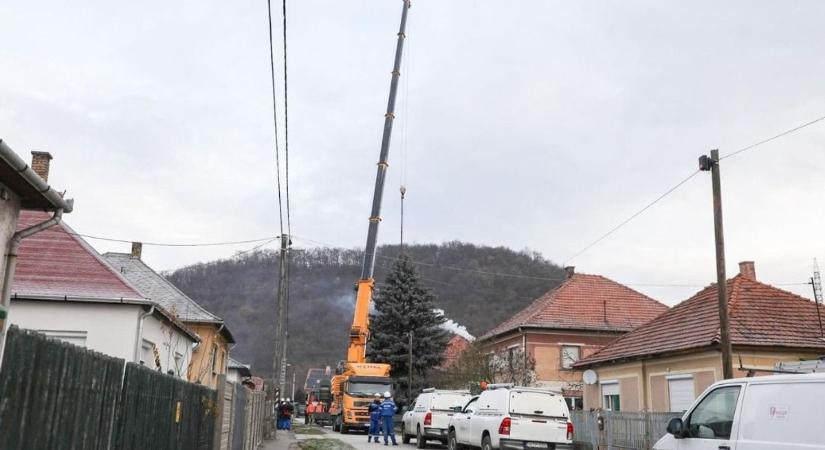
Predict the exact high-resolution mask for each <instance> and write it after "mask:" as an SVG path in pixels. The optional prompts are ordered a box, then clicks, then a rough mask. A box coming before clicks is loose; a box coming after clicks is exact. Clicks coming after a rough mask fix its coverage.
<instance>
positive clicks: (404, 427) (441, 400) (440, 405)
mask: <svg viewBox="0 0 825 450" xmlns="http://www.w3.org/2000/svg"><path fill="white" fill-rule="evenodd" d="M471 397H472V396H471V395H470V392H469V391H447V390H439V389H433V388H430V389H424V390H423V391H422V392H421V395H419V396H418V398H417V399H416V400H415V405H413V407H412V409H410V410H409V411H407V412H406V413H404V417H403V419H402V421H401V440H402V441H403V442H404V443H405V444H408V443H409V442H410V439H411V438H413V437H415V443H416V447H418V448H424V447H425V446H426V445H427V440H433V441H439V442H441V443H442V444H446V443H447V425H449V423H450V417H452V416H453V415H454V414H455V413H456V410H457V409H461V408H463V407H464V405H466V404H467V401H468V400H470V398H471Z"/></svg>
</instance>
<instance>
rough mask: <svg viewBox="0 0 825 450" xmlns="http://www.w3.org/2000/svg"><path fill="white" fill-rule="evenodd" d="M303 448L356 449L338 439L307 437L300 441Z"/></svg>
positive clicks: (314, 449)
mask: <svg viewBox="0 0 825 450" xmlns="http://www.w3.org/2000/svg"><path fill="white" fill-rule="evenodd" d="M298 447H300V448H301V450H355V447H353V446H351V445H349V444H347V443H346V442H343V441H339V440H338V439H331V438H330V439H307V440H305V441H300V442H298Z"/></svg>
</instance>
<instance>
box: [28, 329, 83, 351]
mask: <svg viewBox="0 0 825 450" xmlns="http://www.w3.org/2000/svg"><path fill="white" fill-rule="evenodd" d="M37 331H39V332H40V333H43V334H45V335H46V336H48V337H50V338H54V339H57V340H60V341H63V342H67V343H69V344H74V345H77V346H80V347H85V346H86V336H87V335H88V334H89V333H88V332H86V331H69V330H37Z"/></svg>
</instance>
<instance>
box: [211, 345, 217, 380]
mask: <svg viewBox="0 0 825 450" xmlns="http://www.w3.org/2000/svg"><path fill="white" fill-rule="evenodd" d="M212 373H213V374H216V373H218V345H217V344H212Z"/></svg>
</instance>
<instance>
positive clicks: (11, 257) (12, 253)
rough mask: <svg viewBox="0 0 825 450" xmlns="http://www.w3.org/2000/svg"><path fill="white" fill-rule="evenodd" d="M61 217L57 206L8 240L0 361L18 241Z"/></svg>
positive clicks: (4, 340)
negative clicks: (49, 213) (37, 221)
mask: <svg viewBox="0 0 825 450" xmlns="http://www.w3.org/2000/svg"><path fill="white" fill-rule="evenodd" d="M62 218H63V208H59V209H57V210H56V211H55V212H54V215H53V216H52V218H51V219H49V220H47V221H45V222H40V223H38V224H35V225H32V226H30V227H28V228H25V229H22V230H20V231H18V232H16V233H14V234H13V235H12V237H11V239H10V240H9V251H8V253H6V267H5V270H4V272H3V298H2V308H3V310H4V311H5V312H6V318H5V319H3V325H2V331H0V361H2V353H3V349H4V348H5V345H6V330H7V329H8V324H9V318H8V314H9V312H10V311H9V306H10V305H11V284H12V282H13V281H14V269H15V268H16V267H17V251H18V250H20V243H21V242H22V241H23V239H25V238H27V237H29V236H32V235H34V234H37V233H39V232H41V231H43V230H45V229H47V228H51V227H53V226H55V225H57V224H58V223H60V220H61V219H62Z"/></svg>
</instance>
